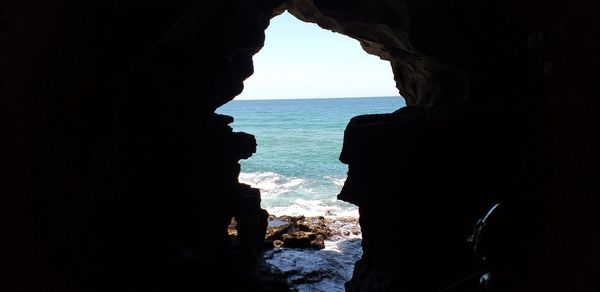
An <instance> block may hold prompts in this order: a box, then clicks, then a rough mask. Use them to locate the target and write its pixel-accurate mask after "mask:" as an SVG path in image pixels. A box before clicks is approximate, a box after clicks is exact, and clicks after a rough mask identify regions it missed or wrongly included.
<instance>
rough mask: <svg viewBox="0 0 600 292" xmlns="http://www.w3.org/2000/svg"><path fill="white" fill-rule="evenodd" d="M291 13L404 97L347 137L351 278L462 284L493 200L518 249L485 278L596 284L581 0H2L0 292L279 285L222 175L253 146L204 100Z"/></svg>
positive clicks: (594, 103) (592, 58)
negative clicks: (353, 213) (356, 257)
mask: <svg viewBox="0 0 600 292" xmlns="http://www.w3.org/2000/svg"><path fill="white" fill-rule="evenodd" d="M285 9H289V11H290V13H292V14H293V15H295V16H296V17H298V18H300V19H302V20H304V21H309V22H315V23H317V24H318V25H320V26H321V27H323V28H326V29H330V30H334V31H336V32H339V33H342V34H345V35H348V36H350V37H353V38H355V39H357V40H359V41H360V43H361V45H362V46H363V48H364V49H365V51H366V52H368V53H371V54H375V55H377V56H379V57H381V58H383V59H385V60H389V61H390V63H391V65H392V70H393V72H394V79H395V81H396V84H397V87H398V89H399V92H400V93H401V94H402V95H403V96H404V97H405V98H406V101H407V105H408V106H407V108H405V109H402V110H400V111H398V112H396V113H393V114H389V115H382V116H363V117H357V118H355V119H354V120H353V121H352V122H351V123H350V124H349V127H348V130H347V131H346V141H345V145H344V149H343V152H342V155H341V159H342V161H344V162H346V163H348V164H349V172H350V177H349V179H348V181H347V183H346V185H345V186H344V189H343V191H342V193H341V194H340V198H341V199H344V200H347V201H350V202H353V203H355V204H358V205H359V206H360V208H361V219H360V220H361V225H362V228H363V232H364V234H363V238H364V242H363V243H364V249H365V253H364V256H363V259H362V260H361V261H360V263H359V264H358V265H357V267H356V271H355V278H354V279H353V280H352V281H350V283H349V284H348V287H347V288H348V289H349V290H368V291H375V290H387V289H402V290H407V291H419V290H420V291H424V290H428V289H438V288H439V287H442V286H444V285H446V284H450V283H452V282H454V281H457V280H459V279H456V277H459V276H461V277H462V276H463V273H464V272H468V271H470V270H472V269H473V268H474V266H475V265H476V261H475V259H474V258H472V256H473V255H469V251H468V247H467V246H468V245H467V244H466V242H463V240H465V239H466V237H467V236H468V235H469V234H470V232H471V231H472V225H473V224H474V223H475V222H476V220H477V219H479V217H480V216H481V214H483V213H484V211H485V210H486V209H487V208H489V207H490V204H493V203H496V202H497V201H501V202H503V204H504V206H506V208H507V209H506V210H511V211H510V212H507V213H509V214H510V215H507V216H503V217H502V218H507V219H505V220H504V221H507V222H508V223H505V224H506V225H507V226H511V228H506V227H503V228H501V229H502V230H504V231H503V232H505V233H506V232H507V233H508V235H507V236H509V237H515V238H519V239H520V241H522V242H523V245H522V247H523V249H521V250H520V251H519V253H510V252H509V253H508V254H510V255H513V256H514V255H517V256H516V257H515V259H514V261H509V262H510V263H511V265H513V266H514V267H515V269H513V270H514V271H522V272H519V273H516V274H511V275H508V274H504V276H503V271H506V269H504V268H497V269H494V270H495V271H496V273H498V274H499V276H498V277H497V281H496V284H495V285H496V287H500V288H498V289H504V291H508V290H510V291H597V290H600V283H599V281H600V280H599V279H600V278H599V277H597V274H598V270H599V269H600V256H599V255H600V236H599V234H600V215H599V214H600V212H599V207H598V206H599V205H598V196H599V194H600V186H599V185H598V182H599V181H600V179H599V178H600V167H599V165H600V154H598V153H599V152H598V149H600V139H599V138H598V137H599V133H600V121H599V119H600V118H599V117H600V115H598V112H600V99H599V95H600V89H599V87H598V84H600V82H599V81H600V80H598V79H599V78H600V77H599V76H600V75H598V74H597V69H598V68H600V56H599V55H598V54H597V53H596V52H598V51H599V49H600V44H599V42H600V38H598V37H597V36H598V35H600V24H599V19H600V17H599V16H600V15H599V14H600V12H599V9H598V4H597V3H596V2H595V1H591V0H583V1H572V2H567V1H555V0H551V1H539V0H533V1H525V2H524V1H517V0H501V1H468V0H459V1H430V0H420V1H413V0H404V1H401V0H397V1H396V0H394V1H392V0H354V1H338V0H328V1H323V0H313V1H309V0H294V1H283V0H264V1H259V0H257V1H246V0H223V1H221V0H219V1H212V0H211V1H191V0H190V1H167V0H148V1H129V0H119V1H95V2H90V1H60V0H59V1H53V2H52V3H49V2H47V1H39V0H31V1H20V0H5V1H3V2H2V3H0V40H1V41H0V162H1V165H2V166H1V167H0V171H1V175H0V194H2V196H1V197H2V202H1V203H0V206H2V207H3V208H2V210H1V211H0V214H2V215H0V216H1V218H2V220H0V224H1V225H2V226H0V230H1V235H0V245H1V247H2V248H1V249H0V250H1V256H0V263H2V264H0V279H2V280H0V290H1V291H113V290H119V291H134V290H135V291H182V290H185V291H188V290H198V291H201V290H203V289H204V290H205V289H207V287H214V285H218V286H219V287H220V288H221V289H220V290H223V291H240V290H245V291H247V290H277V289H280V290H281V289H283V290H285V289H286V286H285V284H283V283H281V282H277V281H276V280H273V279H271V280H264V279H267V278H265V277H262V276H261V273H263V274H264V273H268V268H264V267H261V266H260V263H254V265H251V264H249V263H250V262H251V260H247V259H252V257H254V258H256V252H257V251H258V250H259V249H260V247H261V246H260V244H259V242H258V239H256V238H254V237H255V236H257V235H260V234H263V233H264V229H265V225H264V223H261V222H259V221H261V220H263V221H264V220H266V219H265V218H266V214H265V213H264V212H263V211H261V210H260V208H259V206H258V204H257V198H258V197H257V194H256V193H254V191H252V190H251V189H249V188H247V187H244V186H241V185H240V184H239V183H238V181H237V175H238V173H239V164H238V161H239V160H240V159H244V158H247V157H249V155H251V154H252V152H253V151H254V147H255V145H254V141H253V139H252V138H251V136H249V135H248V134H241V133H234V132H232V130H231V128H230V127H229V126H228V123H230V122H231V118H229V117H224V116H218V115H215V114H214V111H215V109H216V108H217V107H218V106H220V105H222V104H224V103H226V102H228V101H230V100H231V99H233V97H234V96H235V95H237V94H238V93H240V92H241V90H242V89H243V83H242V81H243V80H244V79H245V78H247V77H248V76H250V75H251V74H252V72H253V66H252V55H254V54H255V53H256V52H257V51H258V50H259V49H260V48H261V47H262V45H263V41H264V30H265V28H266V27H267V26H268V23H269V20H270V19H271V18H272V17H273V16H274V15H276V14H278V13H281V12H283V11H284V10H285ZM349 61H351V60H349ZM246 206H247V207H246ZM234 216H238V217H240V218H244V219H242V220H241V221H242V222H240V223H241V224H242V225H244V224H245V225H246V227H247V228H246V229H244V230H245V231H241V230H240V231H241V234H240V236H241V237H242V238H240V242H243V244H242V246H244V248H241V249H236V247H235V246H234V243H232V241H231V239H230V237H229V236H228V234H227V227H228V225H229V223H230V220H231V218H232V217H234ZM394 223H395V224H394ZM386 228H388V230H389V228H399V229H402V230H401V232H395V233H394V234H402V235H404V236H405V238H404V239H403V240H400V241H394V240H390V238H391V237H392V236H390V234H389V233H386V232H384V229H386ZM242 234H244V235H242ZM255 239H256V240H255ZM240 244H241V243H240ZM224 277H227V278H228V279H231V281H226V282H223V281H222V280H220V279H223V278H224ZM492 284H494V283H493V282H492ZM415 286H416V287H415Z"/></svg>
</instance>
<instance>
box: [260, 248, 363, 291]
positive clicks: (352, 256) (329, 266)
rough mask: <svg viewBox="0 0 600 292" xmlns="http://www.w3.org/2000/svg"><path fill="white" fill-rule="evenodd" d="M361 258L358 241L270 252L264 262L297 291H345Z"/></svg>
mask: <svg viewBox="0 0 600 292" xmlns="http://www.w3.org/2000/svg"><path fill="white" fill-rule="evenodd" d="M361 255H362V247H361V240H360V239H358V238H354V239H346V240H341V241H337V242H334V241H326V242H325V249H322V250H317V251H315V250H302V249H281V250H273V251H269V252H267V253H266V254H265V259H266V260H267V262H268V263H269V264H272V265H274V266H276V267H277V268H279V269H280V270H281V271H283V272H284V273H285V274H287V275H289V276H288V281H289V282H290V284H291V285H292V286H293V287H294V288H296V289H298V291H301V292H304V291H327V292H329V291H344V283H345V282H346V281H348V280H350V278H351V277H352V270H353V269H354V263H355V262H356V261H357V260H358V259H359V258H360V256H361Z"/></svg>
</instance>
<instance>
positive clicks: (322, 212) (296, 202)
mask: <svg viewBox="0 0 600 292" xmlns="http://www.w3.org/2000/svg"><path fill="white" fill-rule="evenodd" d="M323 178H324V179H326V180H327V181H329V182H331V183H333V184H335V185H338V186H339V185H343V184H344V181H345V180H346V178H345V177H335V176H325V177H323ZM239 181H240V182H241V183H245V184H249V185H251V186H253V187H255V188H258V189H260V191H261V195H262V199H263V200H262V205H263V208H265V209H267V211H268V212H269V213H270V214H273V215H276V216H282V215H292V216H299V215H304V216H326V217H354V218H358V208H357V207H355V206H352V205H350V204H340V202H339V201H338V200H337V199H336V196H335V192H336V191H335V189H331V190H328V191H331V197H328V196H325V198H323V197H322V194H321V195H320V194H319V193H320V192H322V190H321V189H319V186H321V185H322V183H321V182H315V181H307V180H305V179H303V178H298V177H287V176H284V175H281V174H278V173H275V172H260V171H258V172H242V173H240V175H239ZM283 194H286V195H283ZM315 196H317V197H319V198H320V199H322V200H320V199H313V198H315Z"/></svg>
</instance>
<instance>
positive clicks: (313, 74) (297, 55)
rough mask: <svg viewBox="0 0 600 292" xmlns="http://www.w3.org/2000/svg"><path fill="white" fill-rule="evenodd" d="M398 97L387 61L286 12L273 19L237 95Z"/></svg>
mask: <svg viewBox="0 0 600 292" xmlns="http://www.w3.org/2000/svg"><path fill="white" fill-rule="evenodd" d="M398 95H399V94H398V90H397V89H396V87H395V84H394V78H393V74H392V69H391V66H390V63H389V62H388V61H383V60H381V59H379V57H377V56H373V55H369V54H367V53H366V52H365V51H363V49H362V48H361V47H360V44H359V43H358V41H357V40H354V39H352V38H349V37H347V36H344V35H341V34H338V33H334V32H331V31H328V30H324V29H322V28H320V27H318V26H317V25H316V24H312V23H306V22H302V21H300V20H298V19H296V18H295V17H294V16H292V15H290V14H289V13H287V12H286V13H284V14H282V15H280V16H277V17H276V18H274V19H272V20H271V25H269V28H268V29H267V31H266V40H265V46H264V48H263V49H262V50H261V51H260V52H258V54H256V55H255V56H254V74H253V75H252V76H250V77H249V78H248V79H246V81H244V91H243V92H242V93H241V94H240V95H239V96H237V97H236V99H282V98H329V97H365V96H398Z"/></svg>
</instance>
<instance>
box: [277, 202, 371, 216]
mask: <svg viewBox="0 0 600 292" xmlns="http://www.w3.org/2000/svg"><path fill="white" fill-rule="evenodd" d="M268 211H269V213H270V214H273V215H276V216H282V215H291V216H299V215H304V216H309V217H311V216H326V217H353V218H358V216H359V215H358V208H357V207H347V208H342V207H339V206H335V205H332V204H326V203H325V202H323V201H321V200H305V199H302V198H298V199H295V200H294V202H293V203H292V204H291V205H289V206H285V207H273V208H270V209H268Z"/></svg>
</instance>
